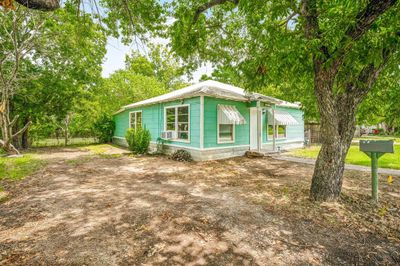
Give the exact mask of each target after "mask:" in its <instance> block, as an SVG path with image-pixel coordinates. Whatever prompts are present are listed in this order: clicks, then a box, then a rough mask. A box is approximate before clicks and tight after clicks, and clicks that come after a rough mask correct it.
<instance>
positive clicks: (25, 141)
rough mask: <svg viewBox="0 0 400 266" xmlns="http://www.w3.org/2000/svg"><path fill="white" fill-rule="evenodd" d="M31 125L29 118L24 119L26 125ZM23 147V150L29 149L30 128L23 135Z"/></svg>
mask: <svg viewBox="0 0 400 266" xmlns="http://www.w3.org/2000/svg"><path fill="white" fill-rule="evenodd" d="M28 123H30V121H29V119H28V118H25V119H24V124H25V125H26V124H28ZM21 147H22V149H25V150H26V149H29V128H27V129H26V130H25V131H24V132H23V133H22V135H21Z"/></svg>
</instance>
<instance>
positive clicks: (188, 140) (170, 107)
mask: <svg viewBox="0 0 400 266" xmlns="http://www.w3.org/2000/svg"><path fill="white" fill-rule="evenodd" d="M185 106H187V107H188V139H178V138H176V139H172V141H176V142H183V143H190V104H179V105H171V106H164V131H167V109H172V108H175V132H176V135H177V136H178V107H185Z"/></svg>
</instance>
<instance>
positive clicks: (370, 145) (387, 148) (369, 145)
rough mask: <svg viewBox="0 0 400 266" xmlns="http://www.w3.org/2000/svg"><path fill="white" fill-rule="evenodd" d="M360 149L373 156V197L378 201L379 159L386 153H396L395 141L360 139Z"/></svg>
mask: <svg viewBox="0 0 400 266" xmlns="http://www.w3.org/2000/svg"><path fill="white" fill-rule="evenodd" d="M360 150H361V151H363V152H364V153H365V154H367V155H368V156H369V157H370V158H371V177H372V182H371V183H372V199H373V200H374V201H375V202H376V203H378V180H379V179H378V159H379V157H381V156H382V155H384V154H385V153H394V141H393V140H360Z"/></svg>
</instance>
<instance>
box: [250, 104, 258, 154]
mask: <svg viewBox="0 0 400 266" xmlns="http://www.w3.org/2000/svg"><path fill="white" fill-rule="evenodd" d="M257 124H258V122H257V107H251V108H250V150H257V149H258V138H257V132H258V130H257Z"/></svg>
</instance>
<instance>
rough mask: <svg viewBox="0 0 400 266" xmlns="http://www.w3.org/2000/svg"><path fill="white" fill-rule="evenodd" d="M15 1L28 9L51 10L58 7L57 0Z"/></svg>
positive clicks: (58, 2)
mask: <svg viewBox="0 0 400 266" xmlns="http://www.w3.org/2000/svg"><path fill="white" fill-rule="evenodd" d="M16 2H17V3H19V4H20V5H23V6H25V7H27V8H30V9H38V10H42V11H52V10H56V9H58V8H60V1H59V0H16Z"/></svg>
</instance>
